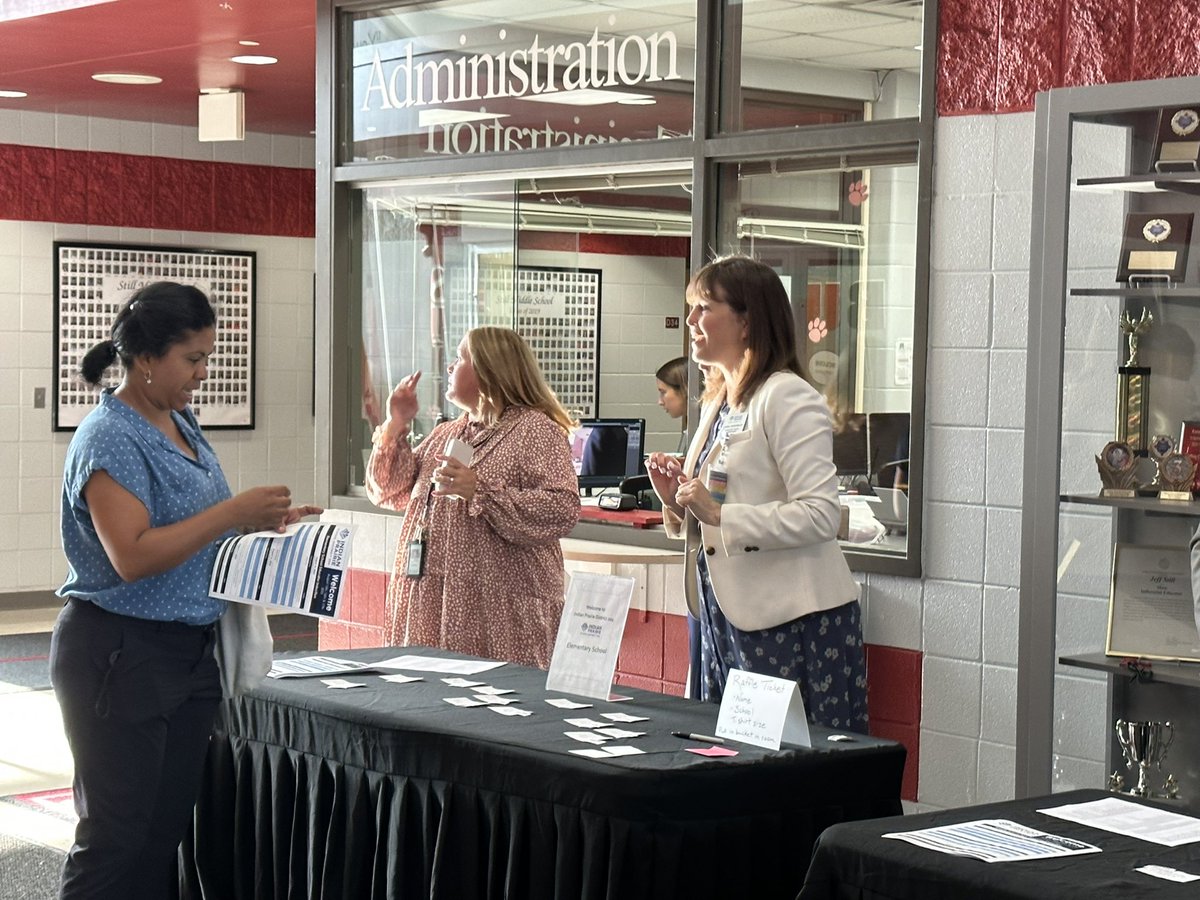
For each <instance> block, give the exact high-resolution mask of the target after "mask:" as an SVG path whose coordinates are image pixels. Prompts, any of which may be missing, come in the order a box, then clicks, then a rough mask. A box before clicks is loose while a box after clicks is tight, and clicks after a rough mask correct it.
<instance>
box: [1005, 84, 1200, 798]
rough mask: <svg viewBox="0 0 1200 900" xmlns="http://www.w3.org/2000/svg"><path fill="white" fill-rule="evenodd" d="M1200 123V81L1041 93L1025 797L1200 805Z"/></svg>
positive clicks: (1031, 363)
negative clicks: (1136, 796) (1129, 795)
mask: <svg viewBox="0 0 1200 900" xmlns="http://www.w3.org/2000/svg"><path fill="white" fill-rule="evenodd" d="M1197 123H1200V78H1180V79H1169V80H1162V81H1153V82H1135V83H1129V84H1118V85H1103V86H1097V87H1083V88H1063V89H1058V90H1053V91H1048V92H1046V93H1043V94H1039V95H1038V98H1037V105H1036V110H1035V131H1036V133H1035V159H1034V163H1035V166H1034V178H1033V215H1032V235H1031V264H1030V313H1029V316H1030V321H1029V344H1028V367H1027V376H1026V385H1025V389H1026V420H1025V456H1024V497H1025V502H1024V510H1023V522H1022V560H1021V594H1020V620H1019V626H1018V632H1019V656H1018V670H1017V723H1016V733H1017V747H1016V785H1015V787H1016V793H1017V795H1018V796H1032V795H1036V794H1039V793H1050V792H1057V791H1064V790H1070V789H1074V788H1082V787H1100V788H1102V787H1105V786H1106V785H1109V786H1110V787H1111V788H1112V789H1114V790H1120V789H1122V787H1123V786H1127V785H1136V786H1135V787H1133V788H1132V791H1133V792H1139V791H1140V795H1141V796H1163V797H1169V798H1171V799H1172V800H1173V801H1174V802H1178V803H1180V804H1181V805H1183V806H1185V807H1187V808H1189V809H1191V810H1193V811H1197V812H1200V662H1198V660H1200V630H1198V629H1197V624H1196V620H1197V616H1196V606H1195V598H1194V597H1193V590H1192V576H1191V567H1190V557H1189V542H1190V540H1191V538H1192V535H1193V534H1194V533H1195V532H1196V529H1197V525H1198V524H1200V501H1198V500H1197V499H1196V494H1195V492H1194V488H1195V486H1196V485H1195V481H1196V478H1195V473H1196V465H1195V463H1196V462H1197V461H1198V460H1200V455H1197V454H1196V449H1197V448H1198V447H1200V441H1196V440H1195V425H1196V420H1200V371H1198V369H1197V366H1198V357H1200V354H1198V352H1197V343H1198V342H1200V250H1197V248H1194V247H1193V246H1192V245H1193V228H1192V224H1193V221H1194V217H1195V215H1196V214H1197V212H1200V152H1197V151H1196V147H1198V146H1200V144H1196V143H1195V141H1194V140H1193V132H1195V135H1194V136H1195V138H1196V139H1200V126H1198V124H1197ZM1051 686H1052V687H1053V689H1052V690H1051V689H1050V688H1051ZM1117 723H1121V726H1118V724H1117ZM1131 725H1137V726H1138V728H1137V729H1136V730H1131ZM1164 733H1165V734H1169V735H1170V736H1171V737H1170V740H1168V741H1163V740H1158V741H1156V742H1153V743H1154V746H1153V748H1152V749H1153V753H1150V752H1149V750H1148V749H1147V747H1146V746H1142V745H1143V744H1147V742H1146V741H1139V740H1133V739H1132V738H1131V734H1133V735H1135V736H1141V735H1162V734H1164ZM1147 759H1149V760H1150V763H1152V765H1150V764H1148V763H1147V762H1146V761H1147ZM1135 765H1136V767H1137V770H1138V771H1137V772H1136V773H1132V772H1129V771H1127V770H1126V766H1130V767H1134V766H1135ZM1131 776H1132V778H1131Z"/></svg>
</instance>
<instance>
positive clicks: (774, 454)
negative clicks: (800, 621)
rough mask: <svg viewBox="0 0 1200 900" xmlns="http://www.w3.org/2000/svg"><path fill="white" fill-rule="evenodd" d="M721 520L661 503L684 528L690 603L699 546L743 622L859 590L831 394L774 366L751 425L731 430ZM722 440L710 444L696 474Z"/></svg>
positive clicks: (823, 604) (809, 608)
mask: <svg viewBox="0 0 1200 900" xmlns="http://www.w3.org/2000/svg"><path fill="white" fill-rule="evenodd" d="M720 407H721V402H720V401H719V400H718V401H717V402H715V403H712V404H711V405H709V406H706V407H705V408H704V410H703V412H702V414H701V417H700V418H701V422H700V427H699V428H698V429H697V431H696V434H695V436H694V437H693V438H692V444H691V446H690V447H689V448H688V453H687V458H686V459H685V461H684V471H685V472H688V473H692V472H695V471H696V460H697V458H698V457H699V456H700V451H701V450H702V449H703V448H704V442H705V441H706V440H707V438H708V433H709V430H710V429H711V428H712V424H713V421H714V420H715V419H716V416H717V413H718V412H719V411H720ZM724 447H725V449H726V469H727V478H728V482H727V484H726V486H725V502H724V503H723V504H722V506H721V524H720V526H717V527H714V526H711V525H700V527H699V528H697V527H696V526H697V525H699V524H700V523H698V522H697V521H696V519H695V517H693V516H691V515H690V514H689V515H688V516H687V517H686V522H685V521H684V520H683V519H681V518H680V517H679V516H678V515H676V514H675V513H674V512H672V511H671V510H670V509H669V508H664V510H663V521H664V524H665V526H666V529H667V533H668V534H670V535H671V536H672V537H681V536H686V537H687V549H688V552H687V559H686V566H685V568H686V572H687V574H686V576H685V586H686V594H687V598H688V607H689V608H690V609H691V611H692V614H693V615H696V614H697V613H698V611H699V602H698V598H697V597H696V593H697V591H696V588H695V575H694V570H693V566H694V563H695V553H697V552H703V553H704V554H705V555H706V556H707V558H708V571H709V575H710V578H711V580H712V586H713V591H714V592H715V593H716V596H717V602H718V604H719V605H720V607H721V611H722V612H723V613H724V614H725V617H726V618H727V619H729V621H730V622H732V623H733V624H734V626H736V627H737V628H740V629H741V630H743V631H756V630H758V629H761V628H772V627H774V626H776V625H782V624H783V623H785V622H790V621H791V620H792V619H795V618H798V617H799V616H803V615H807V614H809V613H813V612H818V611H820V610H824V609H833V608H834V607H837V606H841V605H843V604H845V603H849V602H850V601H851V600H855V599H857V598H858V585H857V584H856V583H855V581H854V579H853V578H851V577H850V568H849V566H847V565H846V559H845V557H844V556H842V551H841V548H840V547H839V546H838V543H837V539H836V535H837V529H838V523H839V521H840V518H841V509H840V504H839V502H838V493H837V470H836V469H835V467H834V464H833V429H832V424H831V421H830V415H829V406H828V404H827V403H826V402H825V399H824V398H823V397H822V396H821V395H820V394H819V393H818V392H817V391H816V389H815V388H813V386H812V385H810V384H809V383H808V382H807V381H805V380H804V379H803V378H801V377H800V376H798V375H796V374H794V373H792V372H776V373H775V374H773V375H771V377H770V378H768V379H767V381H766V382H765V383H764V384H763V385H762V386H761V387H760V388H759V389H758V390H757V391H755V392H754V396H752V397H751V398H750V402H749V405H748V406H747V408H746V422H745V427H744V428H743V429H742V430H740V431H737V432H734V433H732V434H729V435H727V437H726V439H725V442H724ZM721 450H722V445H721V443H720V442H718V443H717V444H715V445H714V446H713V448H712V450H711V451H710V452H709V454H708V458H707V460H706V463H705V465H704V467H703V468H702V469H701V470H700V472H699V473H697V474H698V475H699V477H701V478H704V477H706V475H707V472H708V467H709V463H710V462H711V461H714V460H716V459H717V457H718V456H719V455H720V453H721Z"/></svg>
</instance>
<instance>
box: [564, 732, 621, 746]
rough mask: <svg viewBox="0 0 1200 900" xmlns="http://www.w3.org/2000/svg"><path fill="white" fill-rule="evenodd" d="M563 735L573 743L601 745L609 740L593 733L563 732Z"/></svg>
mask: <svg viewBox="0 0 1200 900" xmlns="http://www.w3.org/2000/svg"><path fill="white" fill-rule="evenodd" d="M563 734H565V735H566V736H567V737H569V738H570V739H571V740H573V741H580V742H582V743H584V744H603V743H604V742H605V741H607V740H611V739H610V738H607V737H605V736H604V735H602V734H596V732H594V731H564V732H563Z"/></svg>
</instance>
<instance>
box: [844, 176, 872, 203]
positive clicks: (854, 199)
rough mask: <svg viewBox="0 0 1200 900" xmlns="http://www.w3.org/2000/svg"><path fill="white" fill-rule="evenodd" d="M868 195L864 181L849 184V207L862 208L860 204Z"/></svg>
mask: <svg viewBox="0 0 1200 900" xmlns="http://www.w3.org/2000/svg"><path fill="white" fill-rule="evenodd" d="M868 193H870V192H869V191H868V190H867V184H866V182H865V181H852V182H850V196H849V200H850V205H851V206H862V202H863V201H864V200H866V199H867V194H868Z"/></svg>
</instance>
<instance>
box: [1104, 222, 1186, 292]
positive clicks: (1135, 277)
mask: <svg viewBox="0 0 1200 900" xmlns="http://www.w3.org/2000/svg"><path fill="white" fill-rule="evenodd" d="M1191 240H1192V214H1191V213H1130V214H1129V215H1127V216H1126V217H1125V239H1124V242H1123V243H1122V244H1121V263H1120V265H1119V266H1118V267H1117V281H1121V282H1125V283H1127V284H1129V285H1130V286H1131V287H1133V286H1137V285H1143V286H1145V285H1148V284H1154V283H1157V284H1160V285H1162V286H1164V287H1169V286H1170V285H1173V284H1177V283H1178V282H1180V281H1182V280H1183V275H1184V272H1185V271H1186V269H1187V256H1188V245H1189V244H1190V243H1191Z"/></svg>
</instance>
